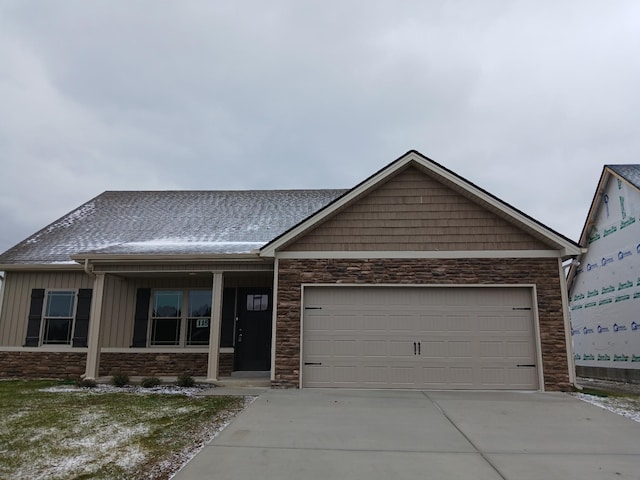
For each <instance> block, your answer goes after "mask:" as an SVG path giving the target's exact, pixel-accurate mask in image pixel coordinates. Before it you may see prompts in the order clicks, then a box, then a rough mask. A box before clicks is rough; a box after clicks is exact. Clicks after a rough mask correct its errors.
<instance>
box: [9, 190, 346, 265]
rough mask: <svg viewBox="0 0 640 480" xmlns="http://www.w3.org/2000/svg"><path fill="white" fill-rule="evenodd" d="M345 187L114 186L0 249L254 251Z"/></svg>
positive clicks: (46, 254)
mask: <svg viewBox="0 0 640 480" xmlns="http://www.w3.org/2000/svg"><path fill="white" fill-rule="evenodd" d="M345 192H346V190H257V191H164V192H149V191H146V192H145V191H137V192H114V191H108V192H104V193H103V194H101V195H99V196H97V197H96V198H94V199H93V200H90V201H89V202H87V203H85V204H84V205H82V206H80V207H79V208H77V209H75V210H73V211H72V212H70V213H68V214H67V215H65V216H64V217H62V218H60V219H59V220H57V221H55V222H54V223H52V224H51V225H49V226H47V227H45V228H43V229H42V230H40V231H39V232H37V233H35V234H34V235H32V236H31V237H29V238H27V239H26V240H24V241H22V242H20V243H19V244H18V245H16V246H15V247H13V248H11V249H9V250H7V251H6V252H5V253H3V254H2V255H0V264H48V263H71V258H70V255H73V254H79V253H101V254H124V255H128V254H149V255H154V254H178V255H179V254H234V253H238V254H239V253H250V252H251V251H252V250H255V249H258V248H260V247H262V246H263V245H265V244H266V243H268V242H269V241H271V240H272V239H274V238H276V237H277V236H278V235H280V234H282V233H283V232H285V231H286V230H288V229H289V228H291V227H293V226H294V225H296V224H297V223H299V222H300V221H302V220H304V219H305V218H307V217H308V216H309V215H311V214H313V213H315V212H316V211H317V210H319V209H321V208H322V207H324V206H325V205H327V204H329V203H330V202H332V201H333V200H335V199H336V198H338V197H339V196H341V195H342V194H344V193H345Z"/></svg>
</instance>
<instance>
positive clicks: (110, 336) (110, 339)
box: [101, 276, 212, 348]
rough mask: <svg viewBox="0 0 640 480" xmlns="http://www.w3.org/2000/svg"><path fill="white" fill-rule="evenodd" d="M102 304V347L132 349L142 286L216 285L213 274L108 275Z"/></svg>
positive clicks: (184, 286) (186, 286)
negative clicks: (138, 276) (136, 310)
mask: <svg viewBox="0 0 640 480" xmlns="http://www.w3.org/2000/svg"><path fill="white" fill-rule="evenodd" d="M106 283H107V285H106V286H105V296H104V303H103V306H102V315H103V321H102V341H101V345H102V347H107V348H109V347H110V348H129V347H130V346H131V340H132V338H133V320H134V316H135V308H136V291H137V289H138V288H151V289H154V288H175V289H187V288H202V289H210V288H212V279H211V278H210V277H209V276H201V277H193V278H191V277H189V278H185V277H174V278H119V277H112V276H107V282H106Z"/></svg>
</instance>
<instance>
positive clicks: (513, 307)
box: [302, 287, 538, 390]
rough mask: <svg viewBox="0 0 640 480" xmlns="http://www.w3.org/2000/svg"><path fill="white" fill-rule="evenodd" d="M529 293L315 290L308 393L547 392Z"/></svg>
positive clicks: (307, 322)
mask: <svg viewBox="0 0 640 480" xmlns="http://www.w3.org/2000/svg"><path fill="white" fill-rule="evenodd" d="M533 325H534V323H533V311H532V296H531V290H530V289H529V288H493V287H486V288H468V287H442V288H437V287H428V288H427V287H306V288H305V290H304V318H303V327H302V328H303V351H302V385H303V386H304V387H346V388H425V389H491V390H495V389H511V390H515V389H522V390H536V389H538V370H537V365H536V364H537V353H536V340H535V333H534V326H533Z"/></svg>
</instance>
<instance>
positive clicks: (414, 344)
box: [413, 342, 418, 355]
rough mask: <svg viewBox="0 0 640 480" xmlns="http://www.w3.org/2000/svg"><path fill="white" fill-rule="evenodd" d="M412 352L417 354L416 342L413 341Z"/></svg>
mask: <svg viewBox="0 0 640 480" xmlns="http://www.w3.org/2000/svg"><path fill="white" fill-rule="evenodd" d="M413 354H414V355H417V354H418V344H417V343H416V342H413Z"/></svg>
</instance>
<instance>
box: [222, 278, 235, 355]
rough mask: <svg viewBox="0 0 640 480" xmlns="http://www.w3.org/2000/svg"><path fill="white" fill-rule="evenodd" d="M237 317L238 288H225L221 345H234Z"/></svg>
mask: <svg viewBox="0 0 640 480" xmlns="http://www.w3.org/2000/svg"><path fill="white" fill-rule="evenodd" d="M235 319H236V289H235V288H229V287H227V288H225V289H224V291H223V296H222V326H221V329H220V330H221V331H220V346H221V347H233V327H234V326H235V325H234V323H235Z"/></svg>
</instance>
